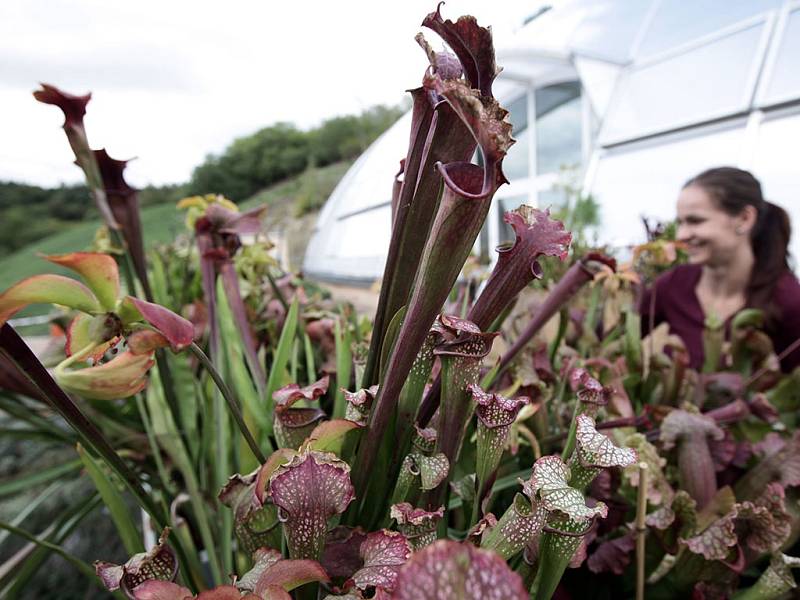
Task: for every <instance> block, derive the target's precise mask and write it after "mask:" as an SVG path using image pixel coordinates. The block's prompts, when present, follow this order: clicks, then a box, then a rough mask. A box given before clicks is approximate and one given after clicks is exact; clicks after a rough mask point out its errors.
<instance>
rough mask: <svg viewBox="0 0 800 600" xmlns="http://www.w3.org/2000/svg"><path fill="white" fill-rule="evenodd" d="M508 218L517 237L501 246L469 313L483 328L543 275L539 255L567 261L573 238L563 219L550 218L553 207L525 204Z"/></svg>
mask: <svg viewBox="0 0 800 600" xmlns="http://www.w3.org/2000/svg"><path fill="white" fill-rule="evenodd" d="M505 221H506V223H508V224H509V225H511V227H512V228H513V229H514V234H515V240H514V242H513V243H512V244H504V245H501V246H499V247H498V248H497V252H498V254H499V256H498V258H497V263H496V264H495V267H494V269H493V271H492V274H491V276H490V277H489V280H488V281H487V282H486V286H485V288H484V290H483V292H482V293H481V295H480V296H479V297H478V300H477V301H476V302H475V305H474V306H473V307H472V309H471V310H470V312H469V315H468V318H469V319H471V320H473V321H475V323H477V324H478V326H480V327H481V328H483V329H486V328H488V327H489V326H490V325H491V324H492V323H493V322H494V320H495V319H496V318H497V317H498V316H499V315H500V313H502V312H503V310H504V309H505V308H506V307H507V306H508V305H509V304H510V303H511V302H513V301H514V299H515V298H516V297H517V296H518V295H519V293H520V292H521V291H522V290H523V288H525V286H527V285H528V284H529V283H530V282H531V281H533V279H534V278H538V277H541V275H542V268H541V265H540V264H539V262H538V259H539V257H540V256H557V257H559V258H560V259H561V260H564V259H565V258H566V256H567V251H568V250H569V244H570V241H571V240H572V234H570V233H569V232H568V231H566V230H565V229H564V225H563V224H562V223H561V222H560V221H555V220H552V219H550V212H549V210H547V211H541V210H537V209H535V208H531V207H529V206H525V205H522V206H520V207H519V208H517V209H516V210H513V211H509V212H506V213H505Z"/></svg>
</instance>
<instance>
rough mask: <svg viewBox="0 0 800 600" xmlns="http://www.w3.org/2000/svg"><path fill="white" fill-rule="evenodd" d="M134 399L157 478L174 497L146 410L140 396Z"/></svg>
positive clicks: (173, 490) (173, 488) (170, 481)
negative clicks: (154, 464)
mask: <svg viewBox="0 0 800 600" xmlns="http://www.w3.org/2000/svg"><path fill="white" fill-rule="evenodd" d="M135 398H136V407H137V408H138V410H139V417H140V418H141V419H142V425H143V426H144V432H145V435H147V442H148V444H149V445H150V452H151V453H152V455H153V460H154V461H155V463H156V470H157V471H158V476H159V477H160V478H161V485H163V486H164V489H165V490H166V491H167V492H168V493H169V494H170V495H174V494H175V486H174V485H173V484H172V480H171V479H170V477H169V475H168V474H167V469H166V468H165V467H164V460H163V459H162V458H161V449H160V448H159V447H158V443H157V442H156V437H155V435H154V434H153V427H152V425H151V424H150V417H149V415H148V414H147V409H146V408H145V406H144V400H143V399H142V395H141V394H136V396H135Z"/></svg>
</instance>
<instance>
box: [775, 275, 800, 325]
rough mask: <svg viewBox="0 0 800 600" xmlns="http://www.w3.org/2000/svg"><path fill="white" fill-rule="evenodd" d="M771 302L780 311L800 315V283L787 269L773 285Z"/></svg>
mask: <svg viewBox="0 0 800 600" xmlns="http://www.w3.org/2000/svg"><path fill="white" fill-rule="evenodd" d="M772 300H773V302H775V303H776V304H777V305H778V306H780V308H781V309H782V311H784V312H786V311H788V312H791V313H792V314H798V315H800V281H798V280H797V277H795V275H794V273H792V272H791V271H789V270H788V269H787V270H786V271H784V272H783V274H782V275H781V276H780V277H779V278H778V281H777V282H776V283H775V287H774V288H773V292H772Z"/></svg>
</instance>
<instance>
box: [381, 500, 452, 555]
mask: <svg viewBox="0 0 800 600" xmlns="http://www.w3.org/2000/svg"><path fill="white" fill-rule="evenodd" d="M389 516H390V517H391V518H392V519H394V520H395V521H397V529H398V530H399V531H400V533H402V534H403V535H404V536H405V537H406V538H407V539H408V542H409V544H411V548H412V550H414V551H415V552H416V551H418V550H422V549H423V548H424V547H426V546H430V545H431V544H432V543H433V542H435V541H436V526H437V524H438V523H439V520H440V519H441V518H442V517H443V516H444V506H440V507H439V508H438V509H437V510H434V511H428V510H425V509H423V508H414V507H413V506H411V504H409V503H408V502H401V503H400V504H393V505H392V507H391V509H390V511H389Z"/></svg>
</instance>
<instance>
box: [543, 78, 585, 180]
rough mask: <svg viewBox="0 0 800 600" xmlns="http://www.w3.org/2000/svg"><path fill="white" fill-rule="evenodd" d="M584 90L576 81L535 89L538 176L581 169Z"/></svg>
mask: <svg viewBox="0 0 800 600" xmlns="http://www.w3.org/2000/svg"><path fill="white" fill-rule="evenodd" d="M581 122H582V110H581V90H580V84H579V83H577V82H569V83H560V84H558V85H551V86H548V87H545V88H541V89H538V90H536V174H537V175H542V174H545V173H554V172H556V171H558V170H559V169H560V168H561V167H564V166H567V167H570V166H575V165H578V166H580V163H581V154H582V152H581V151H582V147H581V143H582V137H581Z"/></svg>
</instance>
